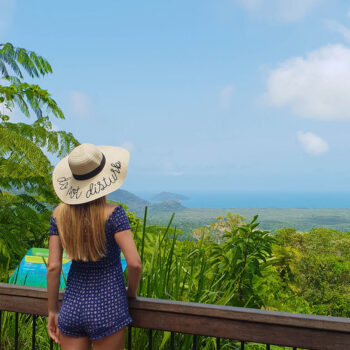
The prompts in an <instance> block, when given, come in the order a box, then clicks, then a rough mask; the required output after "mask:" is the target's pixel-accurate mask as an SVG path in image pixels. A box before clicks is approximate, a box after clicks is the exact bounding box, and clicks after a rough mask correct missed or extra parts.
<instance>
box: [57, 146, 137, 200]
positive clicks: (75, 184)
mask: <svg viewBox="0 0 350 350" xmlns="http://www.w3.org/2000/svg"><path fill="white" fill-rule="evenodd" d="M96 147H97V148H98V149H99V150H100V151H101V152H102V153H103V154H104V156H105V158H106V163H105V166H104V167H103V169H102V170H101V172H100V173H99V174H97V175H95V176H94V177H92V178H90V179H87V180H77V179H75V178H74V177H73V174H72V172H71V170H70V167H69V164H68V156H67V157H65V158H63V159H62V160H61V161H60V162H59V163H58V164H57V165H56V167H55V169H54V171H53V173H52V183H53V187H54V190H55V192H56V194H57V196H58V198H59V199H60V200H61V201H62V202H64V203H66V204H83V203H87V202H91V201H93V200H95V199H98V198H101V197H103V196H106V195H107V194H109V193H111V192H113V191H115V190H117V189H118V188H119V187H120V186H121V185H122V184H123V182H124V180H125V177H126V173H127V170H128V166H129V159H130V154H129V152H128V151H127V150H126V149H124V148H121V147H114V146H96Z"/></svg>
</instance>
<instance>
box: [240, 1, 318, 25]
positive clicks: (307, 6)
mask: <svg viewBox="0 0 350 350" xmlns="http://www.w3.org/2000/svg"><path fill="white" fill-rule="evenodd" d="M235 1H236V2H238V3H239V4H240V5H241V6H242V7H244V8H245V9H247V10H248V11H250V12H253V13H256V14H259V15H263V16H267V17H272V18H277V19H278V20H281V21H286V22H295V21H298V20H300V19H302V18H304V17H305V16H306V15H307V14H308V13H309V12H310V11H311V10H312V9H313V8H314V7H316V6H317V5H319V4H320V3H321V2H322V1H323V0H235Z"/></svg>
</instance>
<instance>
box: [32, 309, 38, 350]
mask: <svg viewBox="0 0 350 350" xmlns="http://www.w3.org/2000/svg"><path fill="white" fill-rule="evenodd" d="M36 318H37V316H36V315H33V329H32V350H35V328H36Z"/></svg>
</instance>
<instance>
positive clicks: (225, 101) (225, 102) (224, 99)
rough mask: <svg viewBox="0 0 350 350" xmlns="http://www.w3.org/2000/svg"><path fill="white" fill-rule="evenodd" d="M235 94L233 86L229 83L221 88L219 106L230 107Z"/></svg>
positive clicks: (222, 107)
mask: <svg viewBox="0 0 350 350" xmlns="http://www.w3.org/2000/svg"><path fill="white" fill-rule="evenodd" d="M232 94H233V86H232V85H227V86H225V87H223V88H222V89H221V90H220V93H219V106H220V108H221V109H224V110H226V109H228V108H229V107H230V105H231V100H232Z"/></svg>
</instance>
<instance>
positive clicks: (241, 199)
mask: <svg viewBox="0 0 350 350" xmlns="http://www.w3.org/2000/svg"><path fill="white" fill-rule="evenodd" d="M177 193H179V194H182V195H185V196H186V197H188V198H189V199H188V200H185V201H182V202H181V203H182V205H184V206H185V207H190V208H315V209H316V208H350V192H186V191H183V192H180V191H178V192H177ZM135 194H137V195H138V196H140V197H141V198H143V199H146V200H150V198H151V197H152V196H153V195H155V194H156V193H145V192H143V193H142V192H140V193H137V192H136V193H135Z"/></svg>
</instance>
